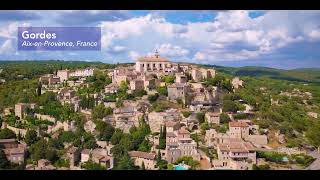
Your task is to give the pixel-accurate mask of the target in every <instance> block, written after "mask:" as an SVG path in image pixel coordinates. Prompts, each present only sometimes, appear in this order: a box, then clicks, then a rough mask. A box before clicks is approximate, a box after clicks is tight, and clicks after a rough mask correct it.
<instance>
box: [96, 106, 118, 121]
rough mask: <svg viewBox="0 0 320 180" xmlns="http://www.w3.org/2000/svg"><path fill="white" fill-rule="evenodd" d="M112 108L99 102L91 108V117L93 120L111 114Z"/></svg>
mask: <svg viewBox="0 0 320 180" xmlns="http://www.w3.org/2000/svg"><path fill="white" fill-rule="evenodd" d="M112 111H113V110H112V108H111V107H107V108H106V107H105V106H104V104H103V103H101V104H99V105H98V106H96V107H94V108H93V110H92V118H93V119H94V120H96V119H103V118H104V117H106V116H107V115H110V114H112Z"/></svg>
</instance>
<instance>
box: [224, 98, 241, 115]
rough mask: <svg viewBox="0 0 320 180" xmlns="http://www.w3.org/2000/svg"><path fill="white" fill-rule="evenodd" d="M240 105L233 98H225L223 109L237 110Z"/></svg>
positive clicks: (228, 110)
mask: <svg viewBox="0 0 320 180" xmlns="http://www.w3.org/2000/svg"><path fill="white" fill-rule="evenodd" d="M238 110H239V109H238V106H237V104H236V103H235V102H233V101H232V100H224V101H223V107H222V111H223V112H237V111H238Z"/></svg>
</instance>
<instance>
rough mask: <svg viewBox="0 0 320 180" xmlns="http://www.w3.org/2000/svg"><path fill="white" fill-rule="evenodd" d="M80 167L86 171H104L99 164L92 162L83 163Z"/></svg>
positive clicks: (104, 168)
mask: <svg viewBox="0 0 320 180" xmlns="http://www.w3.org/2000/svg"><path fill="white" fill-rule="evenodd" d="M82 167H83V168H85V169H86V170H106V167H104V166H101V165H100V164H97V163H95V162H93V161H92V160H89V161H88V162H86V163H84V164H83V165H82Z"/></svg>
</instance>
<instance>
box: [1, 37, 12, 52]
mask: <svg viewBox="0 0 320 180" xmlns="http://www.w3.org/2000/svg"><path fill="white" fill-rule="evenodd" d="M12 52H14V48H13V45H12V40H11V39H8V40H6V41H5V42H4V43H3V44H2V45H1V46H0V54H10V53H12Z"/></svg>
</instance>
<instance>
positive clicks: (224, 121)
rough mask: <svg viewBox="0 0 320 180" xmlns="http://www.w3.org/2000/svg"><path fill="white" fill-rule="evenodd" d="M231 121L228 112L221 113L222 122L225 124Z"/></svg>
mask: <svg viewBox="0 0 320 180" xmlns="http://www.w3.org/2000/svg"><path fill="white" fill-rule="evenodd" d="M229 121H230V117H229V116H228V114H226V113H221V114H220V123H222V124H225V123H228V122H229Z"/></svg>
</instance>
